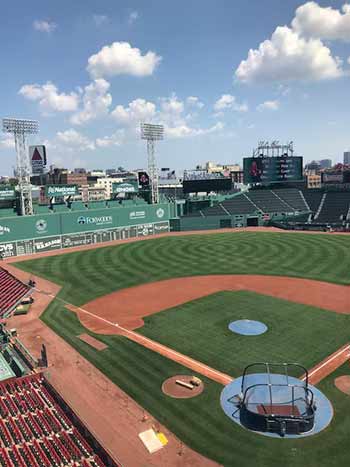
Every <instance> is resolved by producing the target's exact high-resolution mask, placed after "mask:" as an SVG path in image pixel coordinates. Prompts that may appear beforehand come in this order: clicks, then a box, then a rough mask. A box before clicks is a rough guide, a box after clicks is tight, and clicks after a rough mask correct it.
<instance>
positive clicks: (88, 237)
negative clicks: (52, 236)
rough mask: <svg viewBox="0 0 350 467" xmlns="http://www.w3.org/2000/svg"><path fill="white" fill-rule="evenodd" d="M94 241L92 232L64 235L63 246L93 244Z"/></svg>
mask: <svg viewBox="0 0 350 467" xmlns="http://www.w3.org/2000/svg"><path fill="white" fill-rule="evenodd" d="M91 243H93V239H92V234H91V233H81V234H75V235H62V248H70V247H72V246H80V245H91Z"/></svg>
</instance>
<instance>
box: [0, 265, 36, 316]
mask: <svg viewBox="0 0 350 467" xmlns="http://www.w3.org/2000/svg"><path fill="white" fill-rule="evenodd" d="M28 292H29V287H28V286H27V285H26V284H23V283H22V282H21V281H19V280H18V279H17V278H16V277H14V276H13V275H12V274H10V273H9V272H8V271H6V270H5V269H3V268H1V267H0V317H2V316H3V315H4V314H5V313H6V312H8V311H9V310H11V308H12V307H13V306H15V305H16V304H17V303H18V302H19V301H20V300H21V299H22V298H23V297H24V296H25V295H26V294H27V293H28Z"/></svg>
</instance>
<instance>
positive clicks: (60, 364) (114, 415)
mask: <svg viewBox="0 0 350 467" xmlns="http://www.w3.org/2000/svg"><path fill="white" fill-rule="evenodd" d="M2 265H3V266H4V267H6V269H8V270H9V271H10V272H11V273H13V274H15V275H16V277H18V278H19V279H21V280H23V281H28V279H29V277H32V278H34V279H35V280H36V285H37V288H38V289H39V290H44V291H45V292H46V293H45V294H43V293H39V292H34V294H33V297H34V299H35V300H34V303H33V305H32V308H31V310H30V313H29V314H28V315H22V316H14V317H12V318H10V319H9V320H7V323H8V327H9V328H17V331H18V335H19V338H20V339H21V340H22V342H23V343H24V345H25V346H26V347H27V348H28V349H29V350H30V351H31V352H32V353H33V355H35V356H39V354H40V349H41V345H42V344H45V345H46V348H47V352H48V358H49V368H48V371H47V372H46V375H47V377H48V379H49V381H50V382H51V384H52V385H53V386H54V387H55V388H56V389H57V390H58V392H59V393H60V394H61V395H62V397H63V398H64V399H65V400H66V401H67V402H68V404H70V406H71V407H72V408H73V410H74V411H75V412H76V413H77V415H78V416H79V417H80V418H81V419H82V420H83V421H84V423H85V424H86V426H87V427H88V428H89V430H90V431H91V432H92V433H93V434H94V436H95V437H96V438H97V439H98V440H99V441H100V442H101V444H102V445H103V446H104V447H105V448H106V449H107V450H108V452H110V454H111V455H112V457H113V458H115V459H116V460H118V461H119V462H120V463H121V464H122V465H123V466H124V467H140V466H147V467H163V466H164V467H183V466H186V467H190V466H191V467H192V466H194V467H202V466H204V467H215V466H217V465H218V464H216V463H215V462H213V461H211V460H209V459H206V458H205V457H203V456H201V455H200V454H198V453H197V452H195V451H193V450H192V449H190V448H189V447H187V446H186V445H184V444H183V443H182V442H180V441H179V440H178V438H176V436H175V435H174V434H173V433H171V432H170V431H169V430H168V429H167V428H166V427H165V426H163V425H161V424H160V423H159V422H158V421H157V420H156V419H155V418H154V417H153V416H152V415H150V414H149V413H148V412H147V411H145V410H144V409H143V408H142V407H141V406H140V405H139V404H137V403H136V402H135V401H134V400H133V399H132V398H130V397H129V396H128V395H127V394H126V393H125V392H124V391H122V390H121V389H120V388H119V387H118V386H116V385H115V384H113V383H112V382H111V381H110V380H109V379H108V378H107V377H106V376H104V375H103V374H102V373H101V372H100V371H99V370H98V369H97V368H95V367H94V366H93V365H92V364H91V363H90V362H89V361H88V360H86V359H85V358H83V357H82V356H81V355H80V354H79V353H78V352H76V351H75V350H74V349H73V348H72V347H71V346H70V345H69V344H67V343H66V342H65V341H64V340H63V339H61V338H60V337H59V336H58V335H57V334H56V333H55V332H54V331H52V330H51V329H50V328H49V327H47V326H46V325H45V324H44V323H43V322H42V321H41V320H40V319H39V317H40V315H41V313H42V312H43V311H44V310H45V308H46V307H47V306H48V305H49V303H50V302H51V300H52V299H53V297H54V296H55V295H56V294H57V292H58V291H59V289H60V287H59V286H57V285H56V284H53V283H51V282H49V281H46V280H44V279H41V278H39V277H36V276H33V275H31V274H28V273H26V272H24V271H21V270H19V269H17V268H15V267H14V266H12V265H8V264H5V263H3V264H2ZM151 427H155V428H156V429H158V430H160V431H161V432H162V433H164V434H165V435H166V437H167V438H168V440H169V443H168V445H167V446H165V447H164V448H163V449H162V450H160V451H158V452H157V453H155V454H152V455H151V454H149V453H148V452H147V451H146V449H145V447H144V446H143V444H142V443H141V441H140V439H139V438H138V434H139V433H140V432H141V431H144V430H147V429H148V428H151Z"/></svg>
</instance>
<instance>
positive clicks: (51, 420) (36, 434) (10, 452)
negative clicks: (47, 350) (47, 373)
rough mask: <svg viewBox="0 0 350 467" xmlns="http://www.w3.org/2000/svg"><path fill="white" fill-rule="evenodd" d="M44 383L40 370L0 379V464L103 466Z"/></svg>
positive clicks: (34, 466) (36, 466)
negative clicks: (30, 373)
mask: <svg viewBox="0 0 350 467" xmlns="http://www.w3.org/2000/svg"><path fill="white" fill-rule="evenodd" d="M45 384H48V383H46V380H45V379H44V378H43V377H42V375H40V374H35V375H29V376H25V377H23V378H19V379H16V380H7V381H4V382H2V383H0V412H1V418H0V465H1V466H4V467H17V466H19V467H54V466H57V467H60V466H63V465H64V466H66V465H67V466H68V465H70V466H75V467H78V466H86V467H104V466H105V465H106V464H105V463H104V462H102V460H101V459H100V457H99V456H98V455H97V454H96V453H95V452H94V450H93V449H92V447H91V446H90V445H89V443H88V442H87V440H86V439H85V438H84V437H83V436H82V434H81V433H80V432H79V431H78V429H77V428H76V427H75V426H74V425H73V423H72V422H71V421H70V420H69V418H68V417H67V415H66V414H65V413H64V412H63V410H62V408H61V407H60V403H59V401H58V400H57V401H56V400H55V398H54V397H53V395H51V394H50V393H49V391H48V389H47V388H46V387H45ZM111 465H115V464H111Z"/></svg>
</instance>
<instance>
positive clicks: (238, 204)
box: [222, 194, 256, 215]
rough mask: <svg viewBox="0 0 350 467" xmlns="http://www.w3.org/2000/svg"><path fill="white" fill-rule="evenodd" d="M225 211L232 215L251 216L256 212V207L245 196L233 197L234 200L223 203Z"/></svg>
mask: <svg viewBox="0 0 350 467" xmlns="http://www.w3.org/2000/svg"><path fill="white" fill-rule="evenodd" d="M222 204H223V205H224V206H225V209H226V210H227V211H228V212H229V213H230V215H232V214H252V213H254V212H255V211H256V207H255V206H254V204H253V203H252V202H251V201H250V199H249V198H248V197H247V196H246V194H243V195H240V196H235V197H234V198H231V199H228V200H226V201H223V203H222Z"/></svg>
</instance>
